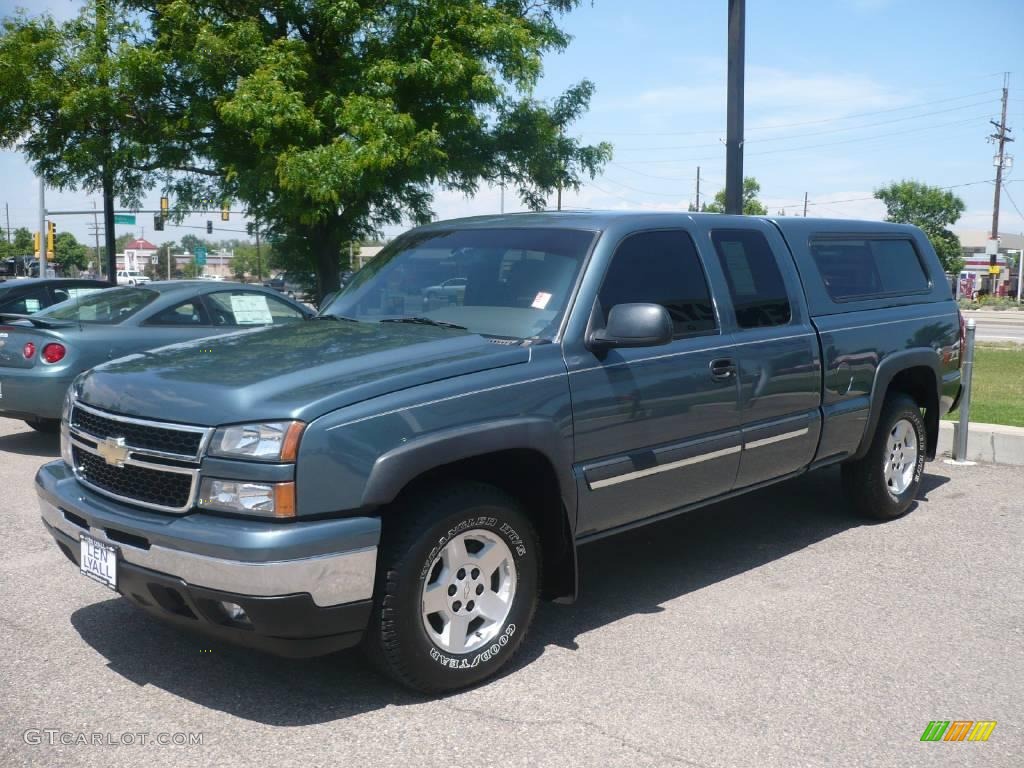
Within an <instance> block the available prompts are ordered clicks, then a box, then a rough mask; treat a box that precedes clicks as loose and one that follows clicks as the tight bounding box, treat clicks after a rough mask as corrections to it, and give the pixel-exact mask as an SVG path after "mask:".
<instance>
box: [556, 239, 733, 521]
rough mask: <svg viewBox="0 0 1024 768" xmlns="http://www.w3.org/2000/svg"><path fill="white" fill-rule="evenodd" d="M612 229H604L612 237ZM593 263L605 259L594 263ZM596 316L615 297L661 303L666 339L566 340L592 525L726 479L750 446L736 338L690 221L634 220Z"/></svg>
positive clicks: (648, 512) (582, 484)
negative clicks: (648, 343) (743, 424)
mask: <svg viewBox="0 0 1024 768" xmlns="http://www.w3.org/2000/svg"><path fill="white" fill-rule="evenodd" d="M607 236H608V235H606V237H607ZM593 268H595V269H600V267H598V266H597V265H595V266H594V267H593ZM590 296H591V298H590V299H589V301H590V302H593V304H592V305H587V306H578V309H579V310H581V311H583V312H590V319H589V323H590V326H591V327H594V326H596V327H603V325H604V323H605V322H606V321H607V317H608V312H609V311H610V310H611V308H612V307H613V306H615V305H616V304H625V303H633V302H644V303H655V304H661V305H662V306H664V307H665V308H666V309H667V310H668V312H669V314H670V316H671V317H672V320H673V327H674V338H673V340H672V342H671V343H670V344H668V345H664V346H658V347H649V348H635V349H612V350H607V351H605V352H602V353H599V354H595V353H594V352H592V351H590V350H589V349H587V347H586V344H585V339H584V338H583V337H584V336H585V334H583V333H580V334H579V337H580V338H575V339H573V340H572V341H569V340H568V339H567V341H566V342H565V345H564V348H565V351H566V365H567V366H568V369H569V386H570V390H571V395H572V410H573V423H574V435H575V437H574V439H575V452H576V463H575V472H576V477H577V483H578V486H579V489H580V496H579V499H580V501H579V517H578V525H577V535H579V536H586V535H587V534H594V533H598V532H600V531H604V530H608V529H610V528H615V527H617V526H620V525H625V524H628V523H631V522H634V521H636V520H641V519H643V518H647V517H650V516H652V515H657V514H659V513H663V512H667V511H670V510H673V509H677V508H679V507H682V506H685V505H687V504H690V503H693V502H697V501H701V500H703V499H706V498H709V497H712V496H717V495H719V494H721V493H725V492H727V491H729V489H730V488H731V487H732V485H733V480H734V479H735V477H736V471H737V468H738V466H739V456H740V450H741V437H740V429H739V412H738V386H737V377H736V374H735V370H730V369H729V361H730V360H732V359H733V350H732V339H731V338H730V336H729V335H728V334H726V333H723V331H722V328H721V324H720V323H719V321H718V316H717V312H716V310H715V306H714V303H713V301H712V298H711V291H710V288H709V284H708V280H707V276H706V270H705V265H704V263H703V262H702V260H701V257H700V256H699V254H698V253H697V249H696V247H695V245H694V242H693V239H692V237H691V235H690V233H689V232H688V231H686V230H684V229H681V228H673V229H658V230H651V231H641V232H633V233H631V234H628V235H626V236H624V237H622V239H621V240H620V241H619V242H617V243H616V244H615V245H614V251H613V252H612V254H611V261H610V263H608V266H607V268H606V269H605V270H604V274H603V276H602V278H601V283H600V287H599V289H598V290H597V291H596V301H595V300H594V298H593V297H594V294H590Z"/></svg>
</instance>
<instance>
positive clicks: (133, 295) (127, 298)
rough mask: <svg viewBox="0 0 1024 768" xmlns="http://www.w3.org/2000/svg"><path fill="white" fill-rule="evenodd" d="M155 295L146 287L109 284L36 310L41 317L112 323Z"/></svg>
mask: <svg viewBox="0 0 1024 768" xmlns="http://www.w3.org/2000/svg"><path fill="white" fill-rule="evenodd" d="M157 296H158V294H157V292H156V291H151V290H148V289H146V288H108V289H106V290H102V291H97V292H96V293H91V294H89V295H88V296H85V297H84V298H83V297H79V298H75V299H70V300H68V301H62V302H61V303H60V304H55V305H54V306H52V307H50V308H49V309H44V310H43V311H42V312H40V313H39V316H40V317H43V316H45V317H52V318H55V319H57V320H74V321H76V322H79V323H105V324H108V325H113V324H115V323H120V322H121V321H122V320H124V319H125V318H127V317H130V316H131V315H134V314H135V313H136V312H138V311H139V310H140V309H142V308H143V307H144V306H146V305H147V304H149V303H150V302H151V301H153V300H154V299H155V298H156V297H157Z"/></svg>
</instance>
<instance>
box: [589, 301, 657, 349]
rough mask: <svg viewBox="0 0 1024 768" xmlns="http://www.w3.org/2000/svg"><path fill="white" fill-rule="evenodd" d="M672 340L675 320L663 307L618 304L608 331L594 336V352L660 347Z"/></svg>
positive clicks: (601, 330)
mask: <svg viewBox="0 0 1024 768" xmlns="http://www.w3.org/2000/svg"><path fill="white" fill-rule="evenodd" d="M671 341H672V318H671V317H669V314H668V310H666V309H665V308H664V307H663V306H661V305H660V304H616V305H615V306H614V307H612V311H611V312H609V313H608V323H607V325H606V326H605V327H604V328H601V329H599V330H596V331H594V332H593V333H592V334H591V335H590V340H589V343H588V346H589V347H590V348H591V349H592V350H603V349H611V348H613V347H617V348H623V347H658V346H661V345H663V344H668V343H669V342H671Z"/></svg>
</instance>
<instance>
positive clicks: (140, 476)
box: [72, 446, 192, 509]
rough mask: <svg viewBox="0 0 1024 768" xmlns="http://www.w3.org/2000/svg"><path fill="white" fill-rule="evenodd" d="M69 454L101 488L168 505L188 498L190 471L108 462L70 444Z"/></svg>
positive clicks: (180, 503)
mask: <svg viewBox="0 0 1024 768" xmlns="http://www.w3.org/2000/svg"><path fill="white" fill-rule="evenodd" d="M72 454H73V458H74V461H75V467H76V469H77V470H78V473H79V476H80V477H81V478H82V479H83V480H85V481H86V482H87V483H89V484H90V485H93V486H95V487H96V488H98V489H100V490H101V491H106V492H107V493H111V494H114V495H116V496H121V497H123V498H126V499H134V500H137V501H140V502H143V503H145V504H154V505H157V506H160V507H167V508H168V509H181V508H183V507H184V506H185V505H186V504H188V502H189V500H190V499H191V496H192V475H186V474H183V473H180V472H162V471H160V470H158V469H146V468H144V467H136V466H132V465H125V466H123V467H115V466H111V465H110V464H107V462H106V461H104V460H103V459H102V458H100V457H99V456H96V455H95V454H92V453H89V452H88V451H86V450H83V449H81V448H79V447H78V446H74V447H73V448H72Z"/></svg>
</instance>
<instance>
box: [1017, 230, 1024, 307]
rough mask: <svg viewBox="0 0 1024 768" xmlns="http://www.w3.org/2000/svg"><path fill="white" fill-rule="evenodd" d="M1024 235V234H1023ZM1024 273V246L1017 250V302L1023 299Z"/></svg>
mask: <svg viewBox="0 0 1024 768" xmlns="http://www.w3.org/2000/svg"><path fill="white" fill-rule="evenodd" d="M1022 237H1024V235H1022ZM1022 275H1024V248H1021V249H1020V250H1019V251H1017V303H1018V304H1020V299H1021V290H1020V289H1021V276H1022Z"/></svg>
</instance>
